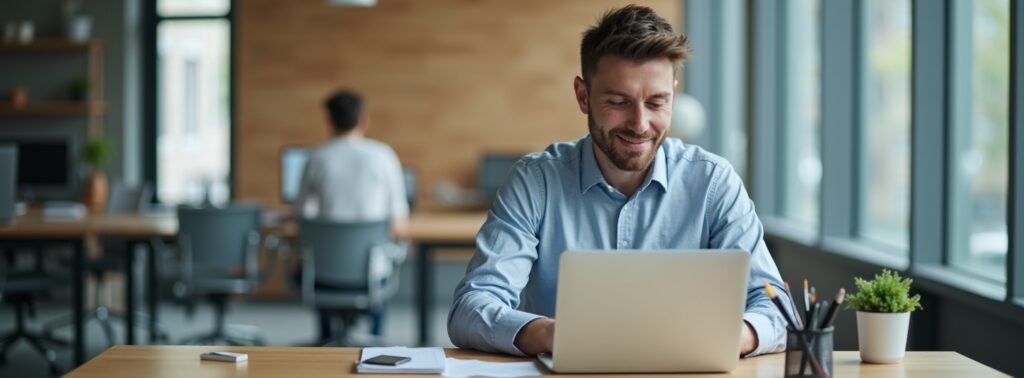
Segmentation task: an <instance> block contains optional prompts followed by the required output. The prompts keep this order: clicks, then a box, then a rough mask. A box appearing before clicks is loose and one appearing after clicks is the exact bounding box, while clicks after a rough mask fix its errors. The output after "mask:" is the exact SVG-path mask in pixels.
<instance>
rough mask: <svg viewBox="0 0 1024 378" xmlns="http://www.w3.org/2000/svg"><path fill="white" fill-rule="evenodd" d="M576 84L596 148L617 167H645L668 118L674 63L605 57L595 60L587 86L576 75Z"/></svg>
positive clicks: (626, 168)
mask: <svg viewBox="0 0 1024 378" xmlns="http://www.w3.org/2000/svg"><path fill="white" fill-rule="evenodd" d="M574 84H575V89H576V100H577V102H578V103H579V105H580V110H582V111H583V113H585V114H587V126H588V127H589V129H590V135H592V136H593V140H594V145H595V146H596V147H597V148H598V150H600V151H601V153H603V155H604V156H605V157H606V158H608V160H609V161H611V163H612V164H613V165H614V166H615V167H616V168H618V169H620V170H623V171H633V172H636V171H644V170H646V169H647V168H648V167H649V166H650V164H651V161H652V160H653V159H654V155H655V154H656V153H657V151H658V148H660V147H661V143H662V142H663V141H664V140H665V136H666V135H667V134H668V128H669V123H670V120H671V118H672V96H673V92H674V90H675V86H676V82H675V78H674V76H673V69H672V62H671V61H669V60H668V59H667V58H661V59H652V60H646V61H635V60H630V59H626V58H622V57H618V56H613V55H606V56H604V57H602V58H601V59H600V60H598V63H597V70H595V72H594V74H593V75H592V76H591V77H590V88H589V89H587V88H586V85H585V84H584V83H583V80H582V79H580V78H577V79H576V82H575V83H574Z"/></svg>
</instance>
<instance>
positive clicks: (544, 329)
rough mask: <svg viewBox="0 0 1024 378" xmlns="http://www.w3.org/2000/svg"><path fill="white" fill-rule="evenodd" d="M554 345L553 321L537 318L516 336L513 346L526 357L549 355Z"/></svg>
mask: <svg viewBox="0 0 1024 378" xmlns="http://www.w3.org/2000/svg"><path fill="white" fill-rule="evenodd" d="M554 343H555V319H551V318H537V319H534V320H531V321H530V322H529V323H526V325H525V326H523V329H521V330H519V333H518V334H516V341H515V345H516V348H519V351H521V352H523V353H524V354H526V355H528V356H533V355H537V354H540V353H551V350H552V349H554Z"/></svg>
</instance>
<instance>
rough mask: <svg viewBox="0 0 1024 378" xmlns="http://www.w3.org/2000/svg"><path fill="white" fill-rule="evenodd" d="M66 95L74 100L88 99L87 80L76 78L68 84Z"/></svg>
mask: <svg viewBox="0 0 1024 378" xmlns="http://www.w3.org/2000/svg"><path fill="white" fill-rule="evenodd" d="M68 95H70V96H71V99H72V100H74V101H85V100H88V99H89V80H86V79H85V78H78V79H75V80H72V81H71V83H70V84H68Z"/></svg>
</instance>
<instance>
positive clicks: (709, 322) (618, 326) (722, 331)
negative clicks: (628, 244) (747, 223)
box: [552, 250, 750, 373]
mask: <svg viewBox="0 0 1024 378" xmlns="http://www.w3.org/2000/svg"><path fill="white" fill-rule="evenodd" d="M749 264H750V253H748V252H746V251H741V250H698V251H624V250H619V251H567V252H565V253H563V254H562V256H561V257H560V260H559V276H558V298H557V303H556V314H555V316H556V326H555V339H554V356H553V366H552V368H553V370H555V371H557V372H560V373H563V372H564V373H613V372H631V373H641V372H725V371H730V370H732V369H734V368H735V367H736V366H737V364H738V363H739V339H740V331H741V325H742V316H743V309H744V306H745V303H746V290H747V278H748V272H749Z"/></svg>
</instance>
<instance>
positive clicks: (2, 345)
mask: <svg viewBox="0 0 1024 378" xmlns="http://www.w3.org/2000/svg"><path fill="white" fill-rule="evenodd" d="M7 270H8V269H7V259H0V297H2V299H3V301H5V302H8V303H10V304H11V305H12V306H13V307H14V330H13V331H11V332H8V333H7V334H5V335H2V336H0V364H7V352H8V351H9V350H10V349H11V346H13V345H14V344H15V343H16V342H17V341H19V340H25V341H26V342H28V343H29V345H31V346H32V348H33V349H35V350H36V352H39V354H40V355H42V356H43V358H44V359H45V360H46V363H47V365H48V366H49V369H50V374H52V375H58V374H60V370H61V369H60V368H59V367H58V366H57V352H55V351H54V350H53V349H50V348H47V347H46V346H44V345H43V344H44V343H52V344H58V345H67V343H66V342H64V341H61V340H56V339H53V338H51V337H49V336H46V335H42V334H36V333H33V332H31V331H29V330H28V328H27V327H26V326H25V318H26V316H32V315H34V312H35V308H34V306H33V301H34V299H35V298H36V297H37V296H39V295H43V294H46V293H48V292H49V291H50V289H51V287H52V285H53V282H54V281H53V279H52V277H49V276H48V275H46V274H45V273H43V272H41V271H17V272H8V271H7Z"/></svg>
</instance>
